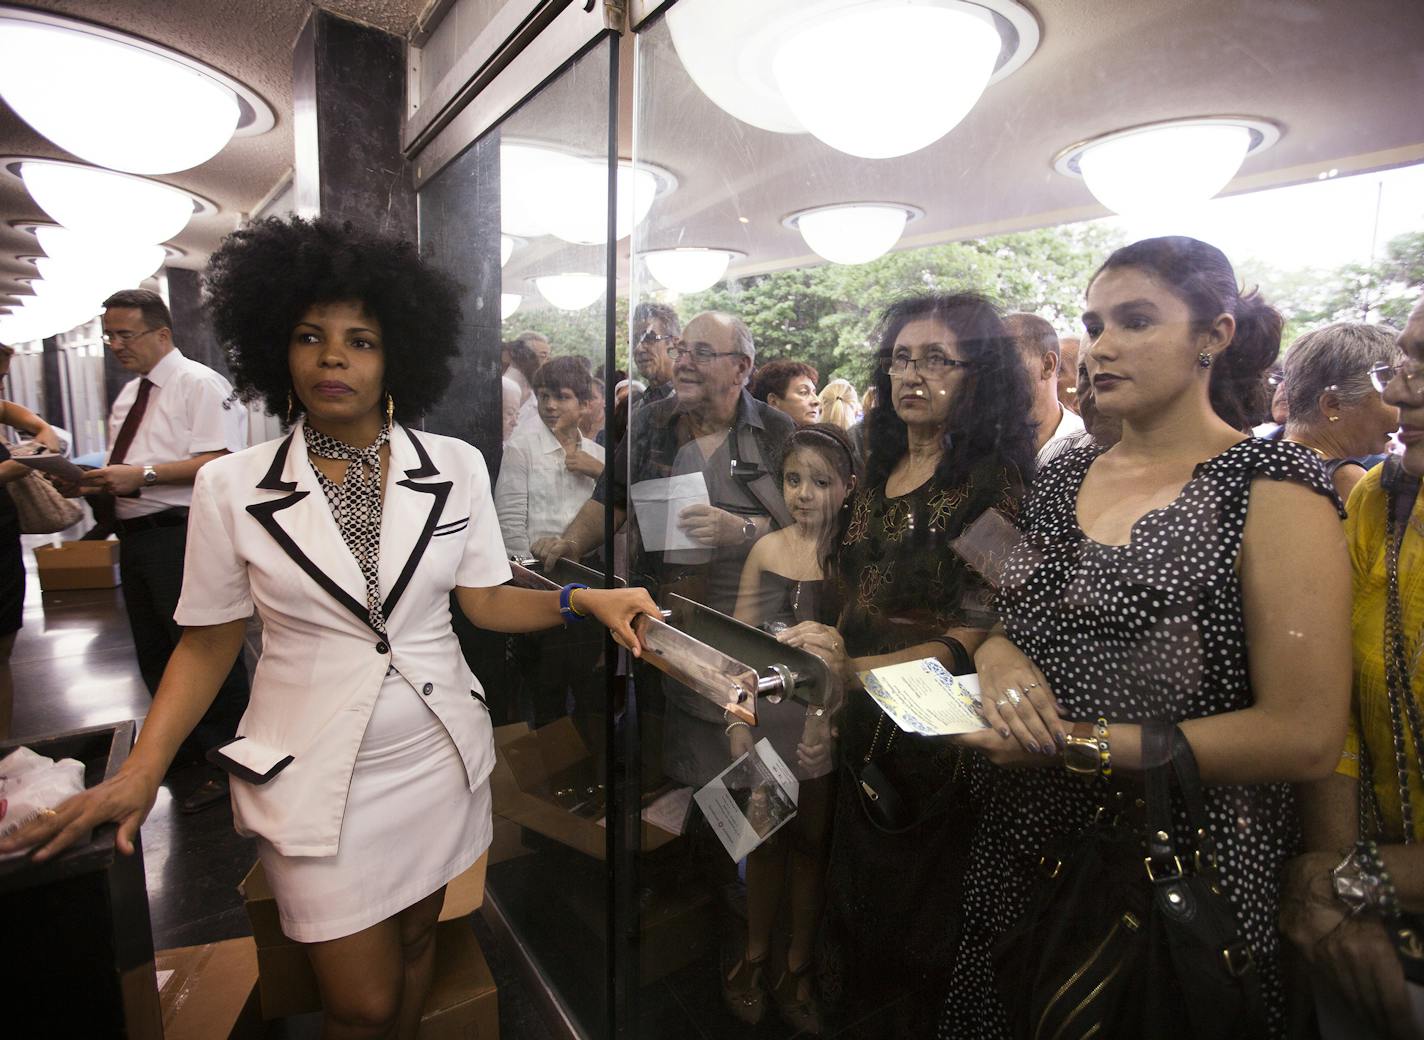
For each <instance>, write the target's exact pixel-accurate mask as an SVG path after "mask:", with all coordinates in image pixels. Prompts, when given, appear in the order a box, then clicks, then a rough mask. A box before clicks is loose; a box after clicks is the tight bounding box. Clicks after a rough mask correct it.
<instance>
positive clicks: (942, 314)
mask: <svg viewBox="0 0 1424 1040" xmlns="http://www.w3.org/2000/svg"><path fill="white" fill-rule="evenodd" d="M879 341H880V351H879V360H880V365H879V367H878V371H877V372H876V375H875V379H874V383H873V388H874V390H875V399H876V406H875V408H874V409H873V410H872V411H871V412H870V413H869V414H868V416H867V417H866V426H867V428H868V436H867V438H866V440H867V443H868V445H869V449H870V451H869V456H870V457H869V463H868V465H867V467H866V480H865V483H864V485H863V487H862V489H861V490H858V491H857V492H856V494H855V495H854V497H853V498H852V499H851V500H850V501H849V503H848V504H849V507H850V518H849V522H848V525H847V528H846V534H845V537H844V538H843V539H842V541H841V544H840V547H839V549H838V551H837V553H836V555H835V558H834V560H833V567H834V573H835V576H836V580H835V587H836V591H837V592H838V598H839V599H840V602H841V604H842V605H841V609H840V612H839V617H838V620H837V622H836V626H835V627H834V628H832V627H830V626H827V625H823V624H818V623H816V622H814V621H806V622H803V623H801V624H799V625H796V626H795V627H793V628H789V629H787V630H786V631H785V632H783V633H782V634H781V636H780V637H779V638H781V639H782V640H783V641H785V642H787V643H790V644H792V645H794V646H802V647H806V648H807V649H810V650H811V651H813V652H814V653H816V654H818V655H820V656H821V657H823V658H825V659H826V660H827V661H828V662H829V663H830V664H831V665H832V667H833V669H834V670H835V671H836V673H837V674H838V675H840V676H841V678H842V679H843V681H844V683H845V687H846V690H847V691H848V692H847V696H846V698H845V700H844V707H843V708H842V709H841V710H840V712H839V713H838V717H837V720H836V725H837V728H838V730H839V734H840V741H841V745H840V747H841V761H842V762H843V763H844V765H845V767H846V768H847V769H848V772H849V775H847V776H844V777H843V778H842V781H843V782H842V783H841V784H840V787H839V792H838V795H837V798H836V806H835V816H834V827H833V833H834V835H835V837H834V840H833V846H832V851H831V863H830V868H829V878H828V891H829V893H830V908H829V910H828V914H829V921H828V924H827V928H828V929H829V936H830V939H829V943H828V945H829V948H830V949H831V950H833V951H836V956H835V959H834V961H833V962H832V963H831V964H830V965H828V966H827V967H828V969H829V971H828V972H827V974H829V975H832V976H842V977H843V978H844V980H845V985H846V987H847V989H848V990H849V992H847V993H846V994H845V995H844V998H843V1001H842V1002H843V1003H845V1004H847V1005H849V1006H848V1007H847V1008H846V1009H845V1010H846V1012H847V1014H854V1015H857V1016H858V1017H859V1015H861V1014H864V1013H865V1012H866V1011H869V1010H870V1008H868V1007H867V1006H866V1005H869V1004H872V1003H873V1005H874V1006H876V1007H879V1008H884V1009H887V1010H886V1011H884V1012H882V1015H885V1016H886V1019H887V1020H886V1021H884V1022H882V1023H879V1026H880V1028H879V1030H878V1031H876V1033H875V1035H880V1034H881V1033H882V1032H883V1033H886V1034H887V1035H888V1034H889V1033H890V1032H891V1031H892V1030H893V1031H894V1032H895V1033H897V1034H899V1035H904V1036H930V1035H932V1033H933V1029H934V1019H935V1016H936V1014H937V1012H938V1008H939V1004H940V1002H941V1001H942V1000H943V998H944V988H945V985H946V983H947V979H948V965H949V961H950V959H951V956H952V953H953V950H954V943H955V938H956V935H957V932H958V927H957V922H958V917H959V901H958V899H959V896H958V887H959V879H960V877H961V876H962V874H963V871H964V866H965V863H966V860H967V850H968V839H967V833H968V827H969V819H968V812H969V810H968V796H967V789H966V777H967V775H968V773H969V769H968V765H967V761H966V759H967V758H968V756H967V755H966V753H965V752H964V751H963V750H962V749H961V748H959V747H957V746H955V745H953V744H950V743H947V742H945V741H943V740H937V739H934V738H929V737H923V736H918V735H915V734H912V733H906V732H902V731H901V730H900V728H899V727H898V726H897V725H896V724H895V723H894V722H893V721H892V720H891V719H890V717H889V716H887V715H886V714H885V713H884V712H883V711H882V710H881V709H880V707H879V706H878V705H877V703H876V702H875V701H874V700H873V699H872V698H871V697H870V695H869V694H868V693H866V692H865V690H864V689H862V688H861V686H860V680H859V679H858V676H859V674H860V673H862V672H865V671H867V670H869V669H873V668H878V667H881V666H883V665H889V664H896V663H899V662H902V661H914V660H919V659H922V658H927V657H934V658H937V659H938V660H939V661H940V663H941V664H943V665H944V666H945V667H946V668H948V669H949V670H950V671H951V672H953V673H955V674H964V673H966V672H970V671H972V670H973V663H972V657H971V655H972V654H973V651H974V650H975V648H976V647H978V646H979V644H980V642H982V641H983V639H984V637H985V635H986V633H987V631H988V629H989V628H990V627H991V626H992V624H993V618H992V616H990V614H989V612H988V607H989V599H990V592H989V589H988V587H987V585H986V584H985V583H984V581H983V580H982V579H981V578H980V577H979V576H978V575H977V574H975V573H974V571H972V570H971V569H970V568H969V566H968V565H967V564H966V563H965V562H964V561H963V559H961V557H960V556H959V555H958V554H956V553H955V552H954V551H953V550H952V549H951V548H950V542H951V541H952V540H953V539H955V538H958V537H959V536H960V535H962V534H964V532H965V530H966V529H967V528H968V527H969V526H970V525H971V524H972V523H974V521H976V520H978V519H979V518H980V517H981V516H984V515H985V514H986V513H988V512H990V511H992V510H996V509H997V510H999V511H1000V512H1002V513H1005V514H1008V515H1010V516H1013V515H1016V514H1017V512H1018V503H1019V499H1020V496H1021V494H1022V492H1023V489H1024V487H1025V485H1026V483H1027V481H1028V478H1029V475H1030V474H1031V472H1032V466H1033V454H1034V437H1033V428H1032V427H1031V426H1030V425H1029V405H1030V401H1029V387H1028V379H1027V377H1026V375H1025V373H1024V370H1023V366H1022V364H1020V362H1019V359H1018V355H1017V353H1016V352H1015V351H1014V349H1013V344H1012V341H1011V340H1010V339H1009V335H1008V331H1007V330H1006V329H1005V327H1004V323H1003V321H1002V320H1001V318H1000V316H999V314H998V313H997V312H996V310H995V309H994V307H993V306H992V305H991V304H990V303H989V302H988V301H986V300H984V299H983V298H981V297H978V296H974V295H971V294H968V293H959V294H935V295H925V296H916V297H910V298H908V299H904V300H901V301H899V302H897V303H895V304H892V305H891V306H890V307H889V308H887V309H886V311H885V313H884V315H883V316H882V317H881V320H880V333H879ZM789 967H790V968H791V970H792V971H793V972H797V971H802V970H804V966H800V965H795V964H793V965H789ZM838 968H839V969H841V970H839V971H838V970H837V969H838ZM827 996H830V997H832V998H834V997H835V996H836V994H834V993H830V994H827Z"/></svg>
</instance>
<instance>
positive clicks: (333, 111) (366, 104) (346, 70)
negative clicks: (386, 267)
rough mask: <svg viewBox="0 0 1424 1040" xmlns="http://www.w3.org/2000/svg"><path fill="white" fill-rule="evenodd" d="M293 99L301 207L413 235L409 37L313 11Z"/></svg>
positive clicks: (296, 62) (295, 63)
mask: <svg viewBox="0 0 1424 1040" xmlns="http://www.w3.org/2000/svg"><path fill="white" fill-rule="evenodd" d="M292 105H293V112H294V120H293V127H294V132H295V137H296V175H295V183H296V199H297V211H298V212H299V213H302V214H315V213H320V214H322V215H323V216H329V217H335V218H336V219H338V220H349V221H351V222H352V223H353V224H357V225H361V226H364V227H367V228H369V229H371V230H373V231H380V232H385V233H391V234H397V235H400V236H402V237H404V238H413V237H414V236H415V193H414V192H413V191H412V190H411V178H410V175H409V173H408V171H407V168H406V167H407V164H406V160H405V157H404V156H403V155H402V154H401V147H400V141H401V122H402V120H403V118H404V111H405V41H404V40H402V39H401V38H399V37H397V36H392V35H390V34H389V33H385V32H381V31H380V30H379V29H372V28H371V27H369V26H365V25H358V24H357V23H356V22H350V21H347V20H346V19H344V18H338V17H336V16H335V15H333V14H330V13H329V12H327V11H323V10H320V9H319V8H318V9H315V10H313V11H312V14H311V17H310V18H308V19H307V24H306V25H305V27H303V29H302V31H301V34H300V35H299V36H298V37H297V43H296V47H295V48H294V50H293V53H292Z"/></svg>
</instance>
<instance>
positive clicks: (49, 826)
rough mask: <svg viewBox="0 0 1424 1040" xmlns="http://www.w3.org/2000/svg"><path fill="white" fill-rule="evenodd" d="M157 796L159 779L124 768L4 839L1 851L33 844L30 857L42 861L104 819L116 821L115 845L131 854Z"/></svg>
mask: <svg viewBox="0 0 1424 1040" xmlns="http://www.w3.org/2000/svg"><path fill="white" fill-rule="evenodd" d="M157 797H158V780H155V779H152V778H150V777H148V776H147V775H145V774H143V773H142V772H140V771H139V770H137V769H128V768H122V769H120V770H119V771H118V773H116V774H115V775H114V776H112V777H110V778H109V779H108V780H105V781H104V782H103V783H101V784H99V785H98V786H96V787H91V788H89V789H88V790H87V791H84V792H83V793H82V794H77V795H75V796H74V797H73V798H70V799H68V800H67V801H65V802H62V803H61V804H60V805H59V807H58V808H57V809H54V810H53V811H51V812H47V813H45V814H43V815H40V816H37V817H35V818H34V819H33V820H31V821H30V822H29V823H27V824H25V826H23V827H21V828H20V829H19V830H17V831H15V832H14V833H12V834H10V835H8V836H7V837H5V838H4V839H3V840H0V854H4V853H8V852H19V851H20V850H22V849H34V850H35V851H34V852H33V853H32V854H31V858H32V859H33V860H34V861H35V862H37V863H38V862H43V861H44V860H47V859H49V858H50V857H52V856H55V855H57V854H59V853H60V852H62V851H64V850H65V849H67V848H68V847H69V846H71V845H73V844H74V843H75V842H77V841H79V840H81V839H82V838H84V837H85V836H86V835H87V834H88V833H89V832H90V831H92V830H93V829H94V828H95V827H97V826H99V825H100V824H104V823H117V824H118V825H119V830H118V834H117V835H116V837H115V844H116V845H117V846H118V849H119V851H120V852H122V853H123V854H124V855H126V856H128V855H132V854H133V850H134V839H136V838H137V837H138V828H139V825H140V824H141V823H143V821H144V819H145V818H146V817H147V816H148V814H149V812H150V810H152V809H153V802H154V800H155V799H156V798H157Z"/></svg>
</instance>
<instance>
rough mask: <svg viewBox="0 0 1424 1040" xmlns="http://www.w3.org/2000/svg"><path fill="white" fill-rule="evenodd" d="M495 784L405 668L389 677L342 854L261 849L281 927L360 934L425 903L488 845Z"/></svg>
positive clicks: (351, 797)
mask: <svg viewBox="0 0 1424 1040" xmlns="http://www.w3.org/2000/svg"><path fill="white" fill-rule="evenodd" d="M492 833H493V831H492V821H491V818H490V793H489V783H488V782H487V781H486V782H484V783H481V784H480V785H479V786H478V787H476V788H475V790H473V791H471V790H470V789H469V782H468V780H467V779H466V775H465V765H464V762H463V761H462V760H461V758H460V752H459V750H458V749H457V748H456V747H455V742H454V741H453V740H451V739H450V734H449V733H447V732H446V730H445V727H444V725H442V724H441V722H440V720H439V718H437V717H436V715H435V713H434V712H433V711H431V710H430V708H429V707H428V706H427V705H426V704H425V701H424V700H423V699H422V698H421V696H420V694H418V693H416V692H415V690H414V689H412V688H411V685H410V683H408V682H406V680H405V679H404V678H403V677H402V676H400V675H399V674H392V675H389V676H387V677H386V681H385V683H384V684H383V685H382V686H381V692H380V695H379V696H378V697H377V699H376V706H375V708H374V709H373V710H372V712H371V719H370V721H369V722H368V723H367V725H366V733H365V736H364V738H363V739H362V741H361V749H360V751H358V752H357V754H356V765H355V768H354V769H353V771H352V775H351V789H350V792H349V793H348V795H347V799H346V814H345V816H344V818H343V819H342V823H341V840H340V846H339V848H338V850H337V853H336V855H335V856H286V855H283V854H282V853H280V852H278V851H277V850H276V849H274V848H273V847H272V846H271V845H270V844H269V843H268V842H266V841H264V840H263V839H262V838H258V839H257V853H258V858H259V859H260V860H261V861H262V869H263V870H264V871H265V872H266V874H267V879H268V881H269V883H270V884H271V886H272V892H273V894H274V895H275V896H276V899H277V910H278V913H279V915H280V917H281V920H282V931H283V932H285V933H286V935H287V937H288V938H290V939H293V940H295V941H297V942H304V943H312V942H326V941H328V940H330V939H339V938H341V937H343V936H347V935H354V934H355V933H356V932H359V931H361V930H362V929H364V928H369V927H371V926H372V925H374V924H378V923H379V922H381V921H384V920H385V919H386V918H388V917H391V916H393V915H394V914H397V913H399V912H400V911H402V910H404V909H405V908H406V907H409V906H412V905H414V904H415V903H418V902H420V900H422V899H424V898H425V897H426V896H428V895H430V894H431V893H432V892H434V891H435V890H436V889H438V888H440V887H441V886H442V885H444V884H446V883H447V882H449V881H450V880H451V879H452V878H454V877H457V876H458V875H460V874H462V873H464V872H465V871H466V870H468V869H469V868H470V867H471V866H473V865H474V862H475V861H476V860H477V859H479V858H480V855H481V854H482V853H483V852H484V851H485V850H486V849H487V848H489V845H490V839H491V836H492Z"/></svg>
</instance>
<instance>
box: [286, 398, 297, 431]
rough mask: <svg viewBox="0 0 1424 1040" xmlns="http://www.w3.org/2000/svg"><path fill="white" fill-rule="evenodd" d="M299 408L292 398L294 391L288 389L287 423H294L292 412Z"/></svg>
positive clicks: (289, 424)
mask: <svg viewBox="0 0 1424 1040" xmlns="http://www.w3.org/2000/svg"><path fill="white" fill-rule="evenodd" d="M296 410H297V403H296V402H295V401H293V400H292V392H291V391H290V390H288V391H287V425H288V426H291V425H292V414H293V413H294V412H295V411H296Z"/></svg>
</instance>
